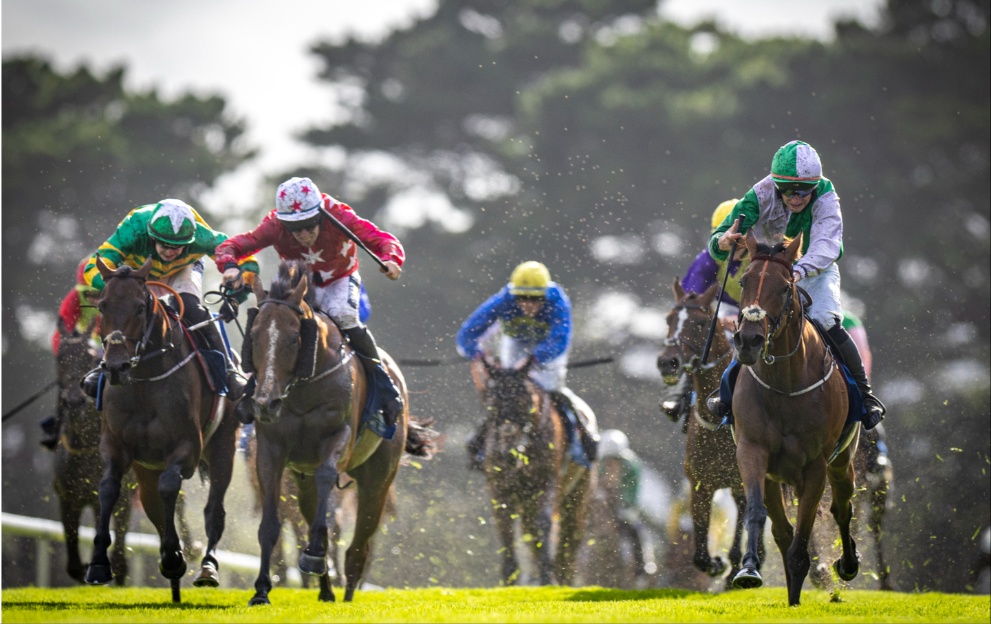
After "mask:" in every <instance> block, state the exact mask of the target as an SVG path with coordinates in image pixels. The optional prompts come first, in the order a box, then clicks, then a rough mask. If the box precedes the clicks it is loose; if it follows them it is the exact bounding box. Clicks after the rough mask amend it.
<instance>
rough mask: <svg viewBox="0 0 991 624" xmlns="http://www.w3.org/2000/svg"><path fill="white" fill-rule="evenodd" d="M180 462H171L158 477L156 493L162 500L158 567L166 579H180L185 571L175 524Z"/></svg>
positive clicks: (180, 476) (180, 482)
mask: <svg viewBox="0 0 991 624" xmlns="http://www.w3.org/2000/svg"><path fill="white" fill-rule="evenodd" d="M181 466H182V464H181V463H179V462H176V463H173V464H172V465H170V466H169V467H168V468H166V469H165V470H163V471H162V474H161V475H159V477H158V494H159V496H160V497H161V500H162V511H163V516H162V527H161V528H159V536H160V537H161V540H162V546H161V549H160V551H159V552H160V554H161V561H160V562H159V564H158V569H159V571H160V572H161V573H162V576H164V577H165V578H167V579H181V578H182V576H183V575H184V574H185V573H186V558H185V557H183V555H182V544H181V543H180V542H179V532H178V531H177V530H176V525H175V505H176V499H177V498H178V497H179V490H180V489H181V488H182V473H181Z"/></svg>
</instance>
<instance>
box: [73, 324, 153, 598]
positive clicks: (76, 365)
mask: <svg viewBox="0 0 991 624" xmlns="http://www.w3.org/2000/svg"><path fill="white" fill-rule="evenodd" d="M96 321H97V319H96V318H94V319H93V323H92V324H91V325H90V327H89V328H87V329H86V331H84V332H82V333H80V332H78V331H76V330H75V329H72V330H67V329H66V328H65V326H64V325H63V323H62V320H61V319H59V321H58V332H59V334H60V339H59V349H58V354H57V355H56V356H55V368H56V370H57V377H58V387H59V394H58V401H59V404H58V421H59V423H60V425H59V442H58V446H56V448H55V480H54V483H53V485H54V486H55V493H56V494H57V495H58V500H59V511H60V513H61V518H62V530H63V533H64V534H65V549H66V560H67V562H66V572H68V574H69V576H71V577H72V578H74V579H75V580H77V581H79V582H80V583H81V582H83V579H84V578H85V576H86V564H84V563H83V561H82V557H80V555H79V521H80V518H81V516H82V513H83V510H84V509H85V508H87V507H89V508H91V509H93V513H94V515H98V514H99V510H100V499H99V497H98V496H97V492H96V488H95V487H94V486H95V485H96V484H97V483H99V481H100V476H101V475H102V474H103V460H102V459H101V458H100V415H99V413H98V412H97V411H96V405H95V404H94V403H93V401H91V400H90V399H89V397H87V396H86V394H85V393H84V392H83V391H82V389H81V388H80V387H79V380H80V379H82V378H83V375H85V374H86V373H87V372H88V371H90V370H92V369H93V368H94V367H95V366H96V365H97V363H98V362H99V361H100V356H99V355H98V353H97V351H96V349H94V348H93V347H92V346H91V345H90V334H91V332H92V331H93V326H94V325H95V324H96ZM136 487H137V482H136V481H135V480H134V474H133V473H132V472H130V471H129V472H128V473H127V478H126V479H125V483H124V490H125V495H124V496H121V497H120V498H119V499H118V501H117V504H116V505H115V506H114V509H113V518H114V549H113V555H111V558H110V559H111V569H112V571H113V576H114V580H115V581H116V583H117V584H118V585H123V584H124V579H125V578H126V577H127V558H126V557H125V552H126V551H125V538H126V535H127V528H128V523H129V522H130V520H131V493H132V492H133V491H134V489H135V488H136Z"/></svg>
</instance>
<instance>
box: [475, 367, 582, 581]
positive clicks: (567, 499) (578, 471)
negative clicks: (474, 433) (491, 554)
mask: <svg viewBox="0 0 991 624" xmlns="http://www.w3.org/2000/svg"><path fill="white" fill-rule="evenodd" d="M482 361H483V362H484V364H485V370H486V372H487V373H488V379H487V381H486V382H485V389H484V392H483V400H484V402H485V404H486V410H487V419H488V421H489V422H488V423H486V435H485V459H484V461H483V464H482V467H483V470H484V471H485V478H486V481H487V483H488V487H489V491H490V493H491V494H492V513H493V515H494V516H495V522H496V528H497V530H498V532H499V538H500V540H501V541H502V545H503V547H502V550H501V552H502V580H503V583H504V584H506V585H510V584H514V583H516V582H517V580H518V578H519V575H520V568H519V564H518V562H517V559H516V555H515V552H514V519H515V518H516V517H517V516H518V517H519V518H520V522H521V526H522V530H523V533H524V534H527V535H529V536H530V540H529V546H530V548H531V551H532V553H533V556H534V560H535V561H536V562H537V567H538V573H539V576H540V583H541V584H542V585H549V584H551V583H554V582H558V583H560V584H563V585H567V584H569V583H571V581H572V579H573V578H574V574H575V568H576V564H577V558H578V552H579V549H580V547H581V542H582V535H583V533H584V531H585V515H586V512H587V510H588V505H589V500H590V497H591V495H592V491H593V488H594V476H595V467H596V464H595V463H594V462H593V464H592V468H591V469H586V468H584V467H582V466H579V465H577V464H576V463H574V462H572V461H570V460H569V459H568V456H567V450H566V449H567V447H568V444H567V438H566V433H565V431H564V427H563V425H562V420H561V419H562V416H561V415H559V414H558V412H557V408H556V407H555V406H554V405H553V403H554V402H553V401H551V400H550V397H549V395H548V394H547V393H545V392H544V391H543V390H542V389H541V388H540V387H539V386H537V384H535V383H534V382H533V381H532V380H531V379H530V378H529V372H530V367H531V366H532V365H533V360H532V359H531V360H528V361H527V363H526V364H525V365H524V366H522V367H519V368H511V369H503V368H500V367H498V366H495V365H493V364H491V363H489V362H488V361H487V360H486V359H483V360H482ZM582 403H583V402H582ZM575 409H576V410H584V411H585V412H586V416H587V419H588V420H589V422H592V423H594V422H595V416H594V414H592V412H591V410H590V409H589V408H588V406H587V405H575ZM555 514H557V515H558V516H559V524H558V531H557V544H556V550H555V551H554V553H553V559H552V546H553V545H552V543H551V528H552V519H553V516H554V515H555Z"/></svg>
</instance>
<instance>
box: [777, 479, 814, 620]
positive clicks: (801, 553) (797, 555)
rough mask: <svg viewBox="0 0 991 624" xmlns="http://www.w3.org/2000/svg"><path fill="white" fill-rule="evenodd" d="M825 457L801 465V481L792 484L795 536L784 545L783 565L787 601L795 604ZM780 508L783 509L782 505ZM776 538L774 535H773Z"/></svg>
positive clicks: (802, 580) (802, 579) (805, 565)
mask: <svg viewBox="0 0 991 624" xmlns="http://www.w3.org/2000/svg"><path fill="white" fill-rule="evenodd" d="M825 472H826V471H825V461H823V460H816V461H813V462H812V463H810V464H809V465H808V466H806V467H805V470H804V471H803V473H802V478H801V482H799V483H798V484H797V485H796V486H795V494H796V495H798V514H797V516H796V518H795V537H794V539H793V541H792V543H791V546H790V547H789V548H788V554H787V556H786V558H785V569H786V570H787V572H788V574H787V580H788V605H789V606H795V605H798V604H799V603H800V601H801V597H802V584H803V583H805V577H806V576H808V574H809V568H810V567H811V565H812V560H811V557H810V556H809V542H810V540H811V539H812V529H813V527H814V526H815V520H816V515H817V514H818V511H819V500H820V499H821V498H822V493H823V490H824V489H825V487H826V474H825ZM782 511H784V509H783V508H782ZM775 540H776V541H777V536H775Z"/></svg>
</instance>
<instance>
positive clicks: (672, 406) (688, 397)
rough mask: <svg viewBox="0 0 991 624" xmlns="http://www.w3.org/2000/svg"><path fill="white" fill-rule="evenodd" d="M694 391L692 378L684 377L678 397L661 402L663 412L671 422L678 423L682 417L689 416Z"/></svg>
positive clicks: (679, 386)
mask: <svg viewBox="0 0 991 624" xmlns="http://www.w3.org/2000/svg"><path fill="white" fill-rule="evenodd" d="M694 391H695V388H694V387H693V385H692V378H691V377H689V376H688V375H682V377H681V381H680V382H679V385H678V391H677V395H676V397H675V398H673V399H666V400H665V401H662V402H661V411H662V412H664V413H665V414H667V416H668V418H670V419H671V422H678V421H679V420H681V418H682V416H687V415H688V413H689V411H690V410H691V407H692V393H693V392H694Z"/></svg>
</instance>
